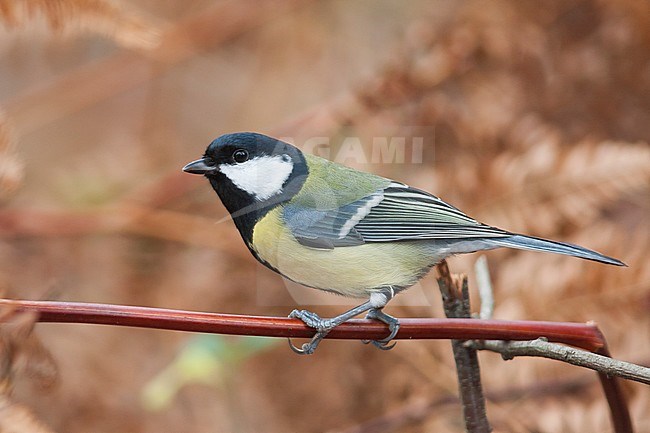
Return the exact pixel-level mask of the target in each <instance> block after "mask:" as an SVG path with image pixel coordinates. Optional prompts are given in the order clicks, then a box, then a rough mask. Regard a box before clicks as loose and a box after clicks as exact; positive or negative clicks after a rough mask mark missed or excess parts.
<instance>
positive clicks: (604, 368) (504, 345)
mask: <svg viewBox="0 0 650 433" xmlns="http://www.w3.org/2000/svg"><path fill="white" fill-rule="evenodd" d="M468 344H469V345H471V347H473V348H475V349H477V350H491V351H492V352H497V353H500V354H501V357H502V358H503V359H505V360H506V361H507V360H510V359H513V358H515V357H517V356H539V357H543V358H550V359H556V360H558V361H563V362H567V363H569V364H573V365H577V366H579V367H585V368H589V369H591V370H595V371H597V372H599V373H603V374H606V375H609V376H618V377H622V378H624V379H629V380H634V381H636V382H641V383H645V384H646V385H650V368H648V367H643V366H641V365H636V364H632V363H630V362H625V361H620V360H618V359H612V358H609V357H607V356H603V355H599V354H597V353H591V352H586V351H584V350H580V349H576V348H573V347H567V346H562V345H560V344H557V343H549V342H548V341H547V340H546V339H545V338H538V339H536V340H533V341H471V342H468Z"/></svg>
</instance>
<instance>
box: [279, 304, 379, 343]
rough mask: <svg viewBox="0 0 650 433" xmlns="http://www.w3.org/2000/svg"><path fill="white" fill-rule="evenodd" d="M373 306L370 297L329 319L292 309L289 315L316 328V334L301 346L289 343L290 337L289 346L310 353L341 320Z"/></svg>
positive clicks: (345, 319) (343, 320)
mask: <svg viewBox="0 0 650 433" xmlns="http://www.w3.org/2000/svg"><path fill="white" fill-rule="evenodd" d="M373 308H375V306H374V304H373V303H372V299H371V300H370V301H368V302H364V303H363V304H361V305H359V306H357V307H354V308H352V309H351V310H348V311H346V312H345V313H343V314H341V315H338V316H336V317H332V318H331V319H322V318H320V317H319V316H318V314H316V313H313V312H311V311H307V310H293V311H292V312H291V314H289V317H291V318H293V319H300V320H302V321H303V322H304V323H305V325H307V326H309V327H310V328H314V329H316V334H315V335H314V336H313V337H312V339H311V340H310V341H309V342H308V343H305V344H303V345H302V347H296V346H294V345H293V343H291V339H289V347H291V350H293V351H294V352H296V353H298V354H300V355H311V354H312V353H314V351H315V350H316V347H318V343H320V341H321V340H322V339H323V338H325V336H326V335H327V334H329V332H330V331H331V330H332V329H334V328H335V327H337V326H338V325H340V324H341V323H343V322H347V321H348V320H350V319H351V318H353V317H354V316H357V315H359V314H361V313H363V312H366V311H368V310H371V309H373ZM382 314H383V313H382ZM386 316H388V315H386ZM389 317H390V316H389ZM379 320H381V319H379Z"/></svg>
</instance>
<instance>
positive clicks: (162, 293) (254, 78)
mask: <svg viewBox="0 0 650 433" xmlns="http://www.w3.org/2000/svg"><path fill="white" fill-rule="evenodd" d="M0 22H1V23H2V25H0V56H1V58H2V61H1V62H0V110H1V111H0V206H1V208H0V290H1V291H2V294H3V296H5V297H12V298H22V299H53V300H69V301H85V302H105V303H116V304H131V305H146V306H156V307H166V308H179V309H190V310H202V311H217V312H224V313H242V314H262V315H286V314H288V313H289V312H290V311H291V309H292V308H294V307H296V306H298V305H299V304H302V305H303V306H305V304H313V305H317V306H316V307H315V309H316V310H317V311H318V312H319V313H320V314H321V315H323V316H326V315H334V314H337V313H339V312H341V311H342V310H343V308H345V307H344V306H342V305H336V304H341V302H342V301H343V300H342V299H341V298H337V297H334V296H332V295H328V294H322V295H321V294H317V293H315V291H312V290H310V289H302V288H300V289H297V288H291V290H287V285H286V283H285V282H283V281H282V279H281V278H280V277H278V276H276V275H274V274H273V273H272V272H270V271H268V270H266V269H264V268H262V267H261V265H258V264H257V263H256V262H255V260H254V259H253V258H252V257H251V256H250V255H249V253H248V251H246V249H245V247H244V245H243V243H242V242H241V240H240V239H239V234H238V233H237V232H236V230H235V228H234V226H233V225H232V223H231V222H230V221H227V220H226V221H221V220H222V218H224V217H225V216H226V212H225V209H224V208H223V207H222V206H221V204H220V202H219V201H218V200H217V198H216V196H215V195H214V193H213V192H212V190H211V189H210V188H209V186H208V184H207V183H206V182H205V181H204V180H202V179H201V178H199V177H195V176H189V175H183V174H182V173H180V168H181V167H182V166H183V165H184V164H185V163H187V162H189V161H191V160H193V159H196V158H198V157H199V156H200V155H201V154H202V152H203V151H204V149H205V146H207V144H208V143H209V142H210V141H211V140H212V139H213V138H214V137H216V136H218V135H221V134H223V133H226V132H233V131H242V130H249V131H258V132H263V133H267V134H270V135H274V136H278V137H288V139H291V140H292V141H293V142H295V143H296V144H297V145H299V146H300V145H301V143H304V142H305V140H309V139H310V138H313V137H327V140H328V143H329V145H330V146H331V148H332V149H333V152H335V151H336V150H337V149H339V148H340V147H341V145H342V143H343V142H344V141H345V139H346V138H349V137H356V138H358V139H359V142H360V143H363V146H368V147H367V149H366V150H367V151H368V152H371V150H372V149H371V146H372V142H373V138H375V137H389V138H390V137H405V138H406V142H407V143H410V142H411V141H412V139H413V137H423V138H424V148H423V153H422V161H416V162H414V161H407V163H399V164H398V163H377V161H374V163H373V161H372V160H371V158H367V160H364V159H363V158H356V159H355V158H352V160H350V161H345V162H346V163H348V164H349V165H353V166H355V167H357V168H361V169H365V170H368V171H373V172H375V173H379V174H382V175H385V176H389V177H393V178H396V179H399V180H401V181H403V182H405V183H408V184H410V185H413V186H416V187H420V188H423V189H427V190H429V191H431V192H433V193H435V194H436V195H439V196H441V197H442V198H444V199H445V200H446V201H448V202H450V203H452V204H454V205H455V206H457V207H459V208H461V209H463V210H464V211H466V212H467V213H469V214H470V215H472V216H474V217H476V218H477V219H479V220H482V221H484V222H486V223H489V224H491V225H496V226H499V227H503V228H506V229H509V230H512V231H519V232H524V233H528V234H532V235H538V236H543V237H549V238H553V239H557V240H563V241H568V242H575V243H579V244H581V245H584V246H587V247H589V248H593V249H596V250H598V251H601V252H603V253H605V254H608V255H611V256H614V257H617V258H620V259H622V260H623V261H625V262H626V263H627V264H628V265H629V268H615V267H609V266H605V265H601V264H597V263H590V262H586V261H583V260H578V259H574V258H567V257H563V256H554V255H547V254H537V253H530V252H517V251H493V252H490V253H488V255H487V256H488V262H489V266H490V270H491V272H492V275H493V279H494V287H495V297H496V309H495V313H494V318H496V319H517V320H553V321H578V322H585V321H589V320H593V321H596V322H597V323H598V324H599V326H600V327H601V329H602V330H603V331H604V333H605V335H606V337H607V338H608V341H609V344H610V346H611V350H612V353H613V355H614V356H615V357H617V358H620V359H624V360H628V361H632V362H636V363H641V364H645V365H648V364H649V363H650V350H649V349H648V347H649V342H650V267H649V266H648V258H649V257H650V242H649V241H650V219H649V218H648V215H649V208H650V147H649V146H648V139H649V138H650V97H649V96H650V54H649V53H650V4H649V3H648V2H647V1H645V0H616V1H605V0H601V1H592V0H589V1H587V0H585V1H571V2H566V1H560V0H558V1H546V2H544V3H543V4H540V3H538V2H517V1H490V2H487V1H455V2H452V1H443V0H439V1H415V0H414V1H409V2H396V1H366V0H364V1H356V2H351V1H342V0H319V1H308V0H302V1H301V0H262V1H236V0H224V1H208V0H191V1H185V2H176V1H153V0H134V1H129V2H126V1H109V0H95V1H82V0H55V1H45V0H14V1H9V2H4V1H3V2H1V3H0ZM218 221H221V222H218ZM476 258H477V255H469V256H464V257H460V258H456V259H453V260H452V261H451V262H450V267H451V269H452V271H453V272H465V273H468V274H469V275H470V284H471V286H472V295H471V296H472V299H473V304H474V305H473V308H474V309H477V308H478V298H477V295H476V293H475V283H474V279H473V263H474V261H475V260H476ZM291 293H304V294H305V296H308V298H301V299H298V300H296V298H295V297H293V296H291ZM412 293H414V294H413V295H412V294H405V295H404V298H403V299H402V300H400V297H398V299H396V301H397V302H395V303H394V305H391V306H389V307H388V308H387V311H388V312H389V313H391V314H394V315H397V316H409V317H441V316H443V312H442V308H441V305H440V302H439V300H438V299H439V295H438V292H437V287H436V285H435V279H434V278H433V276H431V275H430V276H429V277H427V279H425V280H424V281H423V282H422V284H421V285H420V286H419V287H418V288H417V289H414V290H413V292H412ZM307 294H308V295H307ZM409 296H410V298H409ZM305 299H306V300H305ZM345 302H347V301H345ZM307 306H308V305H307ZM27 329H28V327H27ZM27 333H28V332H27ZM27 333H23V334H27ZM23 334H20V338H17V337H16V335H15V334H12V335H13V337H11V338H14V340H15V341H16V345H17V347H18V348H19V349H20V351H19V352H17V353H19V355H16V356H14V357H12V358H11V361H13V368H14V371H15V374H14V375H13V376H7V375H6V374H5V376H4V377H3V379H4V383H5V386H4V387H3V394H2V395H3V396H2V398H3V401H4V402H6V403H7V404H8V405H9V406H7V407H10V408H13V409H11V410H12V411H11V412H8V413H11V414H12V416H13V418H12V420H13V421H11V422H12V423H13V424H5V428H6V429H7V430H8V427H6V426H8V425H9V426H12V427H13V428H23V430H22V431H50V429H51V430H53V431H59V432H64V431H65V432H88V431H93V432H109V431H110V432H114V431H129V432H179V431H188V432H189V431H192V432H256V431H265V432H288V431H300V432H323V431H327V432H394V431H400V432H420V431H435V432H443V433H444V432H458V431H462V429H463V427H462V424H461V421H460V415H459V414H460V408H459V406H458V404H457V403H456V402H455V400H454V398H455V396H456V394H457V385H456V379H455V370H454V364H453V359H452V357H451V350H450V344H449V342H448V341H412V342H400V343H399V344H397V347H396V348H395V349H394V350H392V351H390V352H380V351H378V350H376V349H374V348H372V347H368V346H364V345H362V344H360V343H359V342H354V341H349V342H342V341H325V342H324V343H323V344H321V347H320V348H319V349H318V351H317V352H316V354H315V355H314V356H311V357H299V356H296V355H294V354H293V353H292V352H290V351H289V350H288V348H287V346H286V343H285V342H284V341H282V340H272V339H254V338H229V337H214V336H199V337H197V336H195V335H191V334H186V333H180V332H168V331H155V330H143V329H128V328H117V327H107V326H90V325H63V324H56V325H53V324H50V325H46V324H42V325H38V326H36V329H35V331H34V332H33V333H32V334H31V335H30V336H29V337H26V336H25V335H23ZM4 338H5V339H6V338H9V337H7V336H6V335H5V337H4ZM480 360H481V367H482V373H483V378H484V386H485V390H486V392H487V395H488V416H489V418H490V420H491V422H492V424H493V426H494V427H495V429H496V430H497V431H506V432H528V431H536V432H558V431H562V432H585V431H592V432H606V431H611V428H610V423H609V419H608V411H607V407H606V402H605V399H604V397H603V395H602V392H601V390H600V387H599V385H598V381H597V377H596V375H595V374H593V373H592V372H589V371H586V370H582V369H579V368H577V367H571V366H567V365H565V364H561V363H557V362H553V361H548V360H539V359H537V360H532V359H520V358H518V359H516V360H514V361H509V362H504V361H502V360H501V358H500V357H499V356H498V355H495V354H491V353H481V354H480ZM10 388H13V392H11V393H9V389H10ZM624 388H625V391H626V393H627V395H628V396H629V402H630V408H631V411H632V416H633V419H634V422H635V425H636V428H637V429H638V430H637V431H639V432H650V412H649V411H648V410H647V409H648V407H650V390H649V388H648V387H647V386H643V385H640V384H631V383H625V384H624ZM21 415H24V416H21ZM8 419H9V418H6V417H5V422H6V423H9V421H7V420H8ZM30 423H32V424H30ZM40 423H42V424H40ZM36 426H38V427H36Z"/></svg>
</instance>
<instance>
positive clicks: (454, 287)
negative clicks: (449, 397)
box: [437, 260, 492, 433]
mask: <svg viewBox="0 0 650 433" xmlns="http://www.w3.org/2000/svg"><path fill="white" fill-rule="evenodd" d="M437 269H438V272H439V273H440V277H439V278H438V286H439V287H440V292H441V293H442V300H443V306H444V310H445V315H446V316H447V317H448V318H468V317H470V308H469V290H468V286H467V276H464V275H463V276H462V277H461V280H462V281H461V282H460V285H459V282H458V280H456V281H454V278H452V276H451V274H450V273H449V267H448V266H447V262H446V261H444V260H443V261H442V262H441V263H440V264H438V265H437ZM451 346H452V349H453V352H454V361H455V362H456V373H457V375H458V388H459V396H460V402H461V406H462V408H463V418H464V420H465V429H466V431H467V432H470V433H475V432H476V433H488V432H491V431H492V428H491V427H490V423H489V421H488V419H487V413H486V411H485V397H483V388H482V387H481V371H480V367H479V363H478V356H477V353H476V349H475V348H473V347H469V346H467V345H465V344H464V341H462V340H452V341H451Z"/></svg>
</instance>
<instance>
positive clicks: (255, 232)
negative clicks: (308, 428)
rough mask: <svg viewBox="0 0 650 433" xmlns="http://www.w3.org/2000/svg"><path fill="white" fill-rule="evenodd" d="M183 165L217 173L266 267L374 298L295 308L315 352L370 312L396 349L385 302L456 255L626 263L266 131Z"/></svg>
mask: <svg viewBox="0 0 650 433" xmlns="http://www.w3.org/2000/svg"><path fill="white" fill-rule="evenodd" d="M183 171H184V172H186V173H190V174H195V175H202V176H204V177H206V178H207V179H208V181H209V182H210V185H211V186H212V188H213V189H214V191H215V192H216V193H217V195H218V196H219V198H220V199H221V201H222V203H223V205H224V206H225V208H226V209H227V211H228V212H229V213H230V216H231V218H232V220H233V222H234V224H235V226H236V228H237V229H238V230H239V233H240V235H241V237H242V239H243V241H244V243H245V244H246V246H247V247H248V249H249V250H250V252H251V253H252V255H253V256H254V257H255V258H256V259H257V260H258V261H259V262H261V263H262V264H263V265H264V266H266V267H267V268H269V269H271V270H273V271H275V272H277V273H279V274H280V275H282V276H283V277H285V278H287V279H289V280H292V281H295V282H297V283H299V284H301V285H303V286H307V287H311V288H315V289H320V290H324V291H327V292H333V293H336V294H339V295H343V296H347V297H352V298H359V299H364V300H365V301H364V302H363V303H361V304H360V305H358V306H356V307H354V308H352V309H350V310H348V311H346V312H344V313H342V314H340V315H338V316H335V317H332V318H321V317H320V316H319V315H318V314H316V313H314V312H311V311H309V310H300V309H295V310H293V311H292V312H291V313H290V314H289V317H292V318H296V319H300V320H301V321H302V322H303V323H305V325H307V326H308V327H311V328H313V329H315V334H314V336H313V337H312V338H311V340H309V341H308V342H306V343H304V344H303V345H302V346H301V347H296V346H294V345H293V344H292V343H291V341H289V344H290V347H291V348H292V349H293V350H294V351H295V352H296V353H299V354H312V353H314V351H315V350H316V348H317V347H318V345H319V343H320V342H321V340H322V339H323V338H324V337H325V336H326V335H327V334H328V333H329V332H330V331H331V330H332V329H333V328H334V327H336V326H338V325H340V324H341V323H343V322H345V321H347V320H349V319H351V318H353V317H355V316H357V315H360V314H363V313H366V318H369V319H375V320H378V321H380V322H383V323H385V324H386V325H387V326H388V331H389V335H388V336H387V337H385V338H383V339H381V340H376V341H372V343H373V344H374V345H375V346H376V347H378V348H380V349H385V350H387V349H390V348H392V347H393V346H394V344H395V343H394V342H391V341H392V340H393V338H394V337H395V336H396V334H397V332H398V330H399V320H398V319H397V318H395V317H393V316H390V315H389V314H387V313H385V312H384V311H383V308H384V307H385V306H386V304H387V303H388V302H389V301H390V300H391V299H392V298H394V297H395V295H397V294H398V293H399V292H401V291H403V290H405V289H407V288H408V287H410V286H412V285H413V284H415V283H416V282H417V281H418V280H420V279H421V278H422V277H424V276H425V275H426V274H427V272H428V271H429V270H430V269H431V267H432V266H434V265H435V264H437V263H439V262H441V261H442V260H444V259H445V258H447V257H449V256H453V255H457V254H465V253H472V252H476V251H482V250H491V249H494V248H499V247H509V248H516V249H522V250H533V251H543V252H551V253H558V254H565V255H569V256H575V257H579V258H582V259H586V260H593V261H596V262H601V263H606V264H610V265H616V266H625V264H624V263H623V262H621V261H620V260H617V259H615V258H612V257H608V256H606V255H603V254H600V253H598V252H596V251H592V250H589V249H587V248H584V247H581V246H578V245H573V244H570V243H564V242H556V241H551V240H546V239H542V238H537V237H532V236H526V235H523V234H517V233H512V232H509V231H506V230H503V229H500V228H497V227H492V226H489V225H487V224H483V223H481V222H479V221H477V220H475V219H474V218H471V217H469V216H468V215H466V214H465V213H463V212H462V211H460V210H459V209H457V208H455V207H454V206H452V205H450V204H448V203H446V202H444V201H443V200H441V199H440V198H438V197H437V196H435V195H433V194H430V193H428V192H426V191H423V190H420V189H417V188H413V187H410V186H408V185H406V184H404V183H401V182H398V181H395V180H391V179H388V178H385V177H381V176H378V175H374V174H371V173H367V172H362V171H359V170H355V169H352V168H349V167H346V166H343V165H340V164H337V163H335V162H332V161H329V160H327V159H323V158H320V157H317V156H314V155H310V154H305V153H303V152H302V151H300V150H299V149H298V148H297V147H295V146H293V145H291V144H289V143H286V142H284V141H282V140H279V139H276V138H273V137H269V136H267V135H263V134H259V133H254V132H237V133H230V134H224V135H221V136H220V137H218V138H216V139H215V140H214V141H212V142H211V143H210V144H209V146H208V147H207V149H206V151H205V153H204V154H203V157H202V158H200V159H198V160H196V161H193V162H190V163H189V164H187V165H185V167H183ZM364 342H365V341H364Z"/></svg>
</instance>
